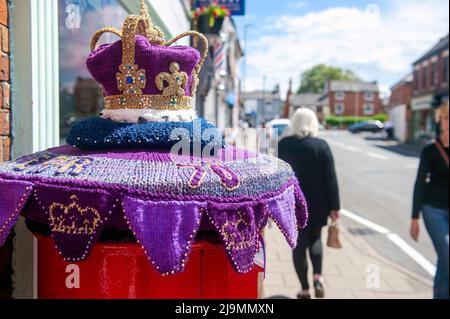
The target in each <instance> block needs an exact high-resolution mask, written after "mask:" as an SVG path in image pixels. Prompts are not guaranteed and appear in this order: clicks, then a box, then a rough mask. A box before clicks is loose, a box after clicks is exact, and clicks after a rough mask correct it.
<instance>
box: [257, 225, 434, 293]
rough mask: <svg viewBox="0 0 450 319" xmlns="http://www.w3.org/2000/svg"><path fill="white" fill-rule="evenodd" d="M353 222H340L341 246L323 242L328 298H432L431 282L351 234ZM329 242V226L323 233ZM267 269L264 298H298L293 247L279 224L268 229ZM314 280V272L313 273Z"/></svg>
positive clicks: (266, 239) (324, 275)
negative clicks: (330, 246) (327, 230)
mask: <svg viewBox="0 0 450 319" xmlns="http://www.w3.org/2000/svg"><path fill="white" fill-rule="evenodd" d="M352 227H353V226H352V224H351V223H349V221H348V220H346V219H345V218H342V219H341V221H340V228H341V240H342V244H343V248H342V249H331V248H328V247H325V245H324V264H323V278H324V288H325V298H327V299H430V298H431V297H432V282H431V281H430V280H428V279H426V278H424V277H422V276H420V275H417V274H415V273H414V272H411V271H409V270H407V269H406V268H404V267H401V266H399V265H397V264H395V263H393V262H391V261H389V260H387V259H386V258H384V257H383V256H381V255H380V254H379V253H377V251H376V250H375V249H373V248H372V247H371V246H370V245H369V244H368V243H367V242H366V240H365V239H364V238H362V237H361V236H358V235H356V234H352V233H351V230H352ZM323 239H324V242H325V241H326V227H325V228H324V233H323ZM265 241H266V250H267V272H266V278H265V280H264V282H263V290H262V297H263V298H296V295H297V293H298V292H299V291H300V283H299V280H298V278H297V274H296V272H295V269H294V265H293V262H292V250H291V248H290V247H289V245H288V244H287V243H286V240H285V239H284V238H283V235H282V234H281V232H280V231H279V230H278V228H277V227H276V226H273V227H272V228H271V229H266V231H265ZM310 270H311V267H310ZM310 278H311V279H312V273H311V274H310Z"/></svg>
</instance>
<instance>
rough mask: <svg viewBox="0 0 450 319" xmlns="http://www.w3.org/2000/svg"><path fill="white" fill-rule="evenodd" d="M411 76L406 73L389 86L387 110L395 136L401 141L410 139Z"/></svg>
mask: <svg viewBox="0 0 450 319" xmlns="http://www.w3.org/2000/svg"><path fill="white" fill-rule="evenodd" d="M412 81H413V77H412V75H411V74H410V75H408V76H406V77H405V78H403V79H402V80H401V81H400V82H398V83H396V84H395V85H394V86H393V87H391V96H390V98H389V104H388V112H389V118H390V121H391V123H392V125H393V127H394V134H395V137H396V138H397V139H398V140H399V141H401V142H407V141H410V139H411V125H410V123H411V117H412V116H411V99H412V91H413V84H412Z"/></svg>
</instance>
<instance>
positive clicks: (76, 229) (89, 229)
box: [49, 195, 101, 235]
mask: <svg viewBox="0 0 450 319" xmlns="http://www.w3.org/2000/svg"><path fill="white" fill-rule="evenodd" d="M70 199H71V200H72V203H71V204H70V205H69V206H66V205H64V204H61V203H53V204H52V205H50V207H49V215H50V226H51V227H52V231H53V232H57V233H62V234H73V235H92V234H94V232H95V230H96V229H97V227H98V225H99V222H100V219H101V217H100V214H99V212H98V211H97V210H96V209H95V208H91V207H85V208H82V207H81V206H80V205H78V203H77V201H78V197H77V196H75V195H72V196H71V197H70ZM56 210H60V212H61V211H62V213H63V214H61V215H58V216H56V214H55V213H56ZM76 213H78V214H80V216H82V217H84V220H83V221H82V225H81V226H80V223H78V224H77V220H76V219H77V217H79V216H76V215H74V214H76ZM89 215H90V216H89Z"/></svg>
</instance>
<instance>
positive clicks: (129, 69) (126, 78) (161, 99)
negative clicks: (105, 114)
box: [91, 0, 208, 110]
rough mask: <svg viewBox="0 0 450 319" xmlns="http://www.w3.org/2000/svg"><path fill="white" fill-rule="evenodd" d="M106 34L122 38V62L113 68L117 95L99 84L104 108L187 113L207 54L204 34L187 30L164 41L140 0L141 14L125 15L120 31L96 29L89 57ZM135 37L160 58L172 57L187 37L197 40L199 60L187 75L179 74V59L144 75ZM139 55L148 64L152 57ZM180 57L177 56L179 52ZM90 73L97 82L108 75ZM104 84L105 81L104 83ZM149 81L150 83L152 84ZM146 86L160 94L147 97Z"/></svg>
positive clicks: (160, 31)
mask: <svg viewBox="0 0 450 319" xmlns="http://www.w3.org/2000/svg"><path fill="white" fill-rule="evenodd" d="M108 32H109V33H113V34H115V35H117V36H119V37H120V38H121V39H122V60H121V64H120V65H118V66H117V68H118V70H117V69H116V70H117V72H116V74H115V80H116V86H117V87H116V88H114V90H116V91H117V90H118V92H119V93H120V94H112V95H111V94H108V92H106V90H105V89H106V88H105V83H100V84H102V86H103V87H104V90H105V109H110V110H120V109H154V110H188V109H191V108H192V98H193V97H194V95H195V93H196V89H197V85H198V83H199V73H200V70H201V68H202V66H203V63H204V61H205V60H206V57H207V55H208V40H207V39H206V37H205V36H204V35H203V34H201V33H198V32H195V31H189V32H185V33H182V34H180V35H178V36H176V37H175V38H173V39H172V40H169V41H166V40H165V38H164V33H163V32H162V30H161V29H160V28H159V27H157V26H155V25H153V23H152V21H151V18H150V14H149V11H148V8H147V6H146V4H145V1H144V0H141V13H140V15H139V16H138V15H130V16H128V17H127V18H126V19H125V22H124V25H123V28H122V31H119V30H117V29H115V28H111V27H107V28H103V29H100V30H98V31H97V32H96V33H95V34H94V35H93V37H92V42H91V51H92V52H93V53H92V54H94V53H95V51H96V50H97V49H98V41H99V39H100V37H101V36H102V35H103V34H104V33H108ZM137 36H141V37H143V38H144V39H145V41H148V43H147V44H148V45H150V46H152V47H153V48H156V49H155V50H159V51H157V52H158V54H159V56H162V57H163V58H169V59H170V58H172V56H174V54H173V51H172V53H171V54H169V52H168V50H169V47H170V46H171V45H172V44H174V43H175V42H177V41H178V40H180V39H181V38H184V37H186V36H195V37H198V38H199V39H200V41H201V43H202V46H203V50H202V52H201V57H200V60H199V61H198V60H197V61H198V62H197V61H195V65H194V66H193V70H192V69H191V72H189V73H190V74H188V73H187V72H184V71H182V68H181V66H180V64H182V63H184V62H186V61H182V60H183V59H181V58H179V59H180V61H177V60H176V59H175V58H173V59H174V60H173V61H171V60H170V61H169V62H170V63H167V64H168V65H167V66H165V65H163V66H162V67H163V68H167V69H166V71H164V72H158V73H156V74H149V72H147V71H148V70H146V69H145V68H143V67H140V66H139V65H138V64H137V63H136V56H137V52H136V51H137V45H138V44H137V41H138V40H139V39H138V37H137ZM141 40H142V39H141ZM164 48H166V49H164ZM187 48H189V47H187ZM189 49H191V48H189ZM164 50H167V54H166V57H165V56H164V55H165V52H166V51H164ZM191 50H192V49H191ZM176 52H179V51H176ZM195 52H197V51H195ZM141 54H143V55H148V57H147V56H145V58H146V59H147V58H148V61H152V59H153V57H152V55H151V52H150V53H149V52H147V51H145V50H144V53H141ZM179 55H180V53H178V56H179ZM191 56H192V54H191V55H190V56H189V58H184V59H185V60H186V59H187V62H186V63H184V64H186V65H190V64H189V63H190V62H191V60H192V58H191ZM197 56H198V54H197ZM189 59H191V60H189ZM141 62H142V61H141ZM159 67H161V66H159ZM185 69H189V66H187V67H186V66H185ZM91 73H93V75H94V78H96V80H97V79H102V80H103V79H104V78H105V77H108V76H109V74H107V75H106V76H105V75H102V76H96V75H97V74H94V72H92V71H91ZM107 80H108V82H107V84H110V83H111V81H110V80H109V79H107ZM104 81H105V82H106V80H104ZM150 81H153V83H151V82H150ZM99 82H101V81H99ZM149 87H155V88H156V89H157V90H158V91H159V94H146V93H145V90H146V89H147V91H148V88H149ZM110 91H111V90H110Z"/></svg>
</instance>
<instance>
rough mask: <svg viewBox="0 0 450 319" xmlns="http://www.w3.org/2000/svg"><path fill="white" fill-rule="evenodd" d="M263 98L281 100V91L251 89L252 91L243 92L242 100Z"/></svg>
mask: <svg viewBox="0 0 450 319" xmlns="http://www.w3.org/2000/svg"><path fill="white" fill-rule="evenodd" d="M263 99H267V100H269V99H271V100H280V99H281V97H280V93H279V92H272V91H265V92H264V91H251V92H242V93H241V100H263Z"/></svg>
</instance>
